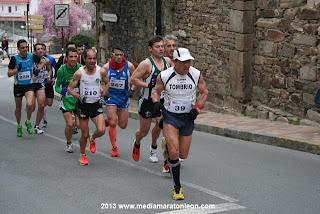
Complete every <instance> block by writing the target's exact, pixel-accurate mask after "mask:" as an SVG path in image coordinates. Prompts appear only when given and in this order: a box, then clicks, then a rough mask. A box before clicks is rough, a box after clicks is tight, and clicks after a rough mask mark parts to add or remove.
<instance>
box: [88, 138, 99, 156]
mask: <svg viewBox="0 0 320 214" xmlns="http://www.w3.org/2000/svg"><path fill="white" fill-rule="evenodd" d="M88 140H89V142H90V145H89V150H90V152H92V153H95V152H96V149H97V148H96V141H95V140H92V134H91V135H90V136H89V138H88Z"/></svg>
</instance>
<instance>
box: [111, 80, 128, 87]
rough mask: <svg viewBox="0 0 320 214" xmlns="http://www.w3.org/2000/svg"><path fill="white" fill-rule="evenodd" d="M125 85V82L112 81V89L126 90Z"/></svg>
mask: <svg viewBox="0 0 320 214" xmlns="http://www.w3.org/2000/svg"><path fill="white" fill-rule="evenodd" d="M125 83H126V81H125V80H118V79H110V88H116V89H124V86H125Z"/></svg>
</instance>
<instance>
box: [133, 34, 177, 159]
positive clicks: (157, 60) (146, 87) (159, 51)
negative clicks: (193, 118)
mask: <svg viewBox="0 0 320 214" xmlns="http://www.w3.org/2000/svg"><path fill="white" fill-rule="evenodd" d="M148 49H149V51H150V52H151V56H149V57H148V58H147V59H145V60H143V61H142V62H141V63H140V64H139V65H138V67H137V69H136V70H135V71H134V72H133V74H132V78H131V84H133V85H136V86H140V87H142V89H141V96H140V98H139V101H138V111H139V121H140V128H139V129H138V130H137V131H136V139H135V140H134V141H133V150H132V158H133V159H134V160H135V161H139V159H140V143H141V140H142V138H144V137H145V136H147V134H148V132H149V129H150V126H151V122H152V118H154V117H155V115H154V114H153V103H152V97H151V93H152V90H153V89H154V86H155V84H156V78H157V76H158V74H159V73H160V72H161V71H163V70H165V69H167V68H168V67H169V66H171V60H170V59H169V58H168V57H163V51H164V48H163V40H162V37H161V36H153V37H151V38H150V39H149V48H148ZM159 120H160V117H157V118H156V124H155V126H154V127H153V129H152V145H151V148H150V157H149V160H150V161H151V162H152V163H157V162H158V153H157V139H158V138H159V135H160V132H161V129H160V127H159V126H158V123H159Z"/></svg>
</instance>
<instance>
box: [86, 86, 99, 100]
mask: <svg viewBox="0 0 320 214" xmlns="http://www.w3.org/2000/svg"><path fill="white" fill-rule="evenodd" d="M84 95H85V96H87V97H98V96H99V87H98V86H87V87H85V88H84Z"/></svg>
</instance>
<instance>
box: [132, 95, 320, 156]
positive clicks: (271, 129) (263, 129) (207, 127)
mask: <svg viewBox="0 0 320 214" xmlns="http://www.w3.org/2000/svg"><path fill="white" fill-rule="evenodd" d="M137 112H138V107H137V101H136V100H132V101H131V103H130V107H129V117H130V118H133V119H138V113H137ZM195 130H197V131H201V132H207V133H210V134H215V135H222V136H226V137H232V138H236V139H240V140H247V141H252V142H256V143H263V144H268V145H274V146H279V147H284V148H289V149H294V150H299V151H305V152H310V153H314V154H318V155H319V154H320V127H314V126H302V125H291V124H285V123H281V122H275V121H269V120H261V119H252V118H248V117H244V116H233V115H227V114H221V113H216V112H211V111H202V112H201V113H200V115H198V117H197V119H196V120H195ZM213 143H214V142H213Z"/></svg>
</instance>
